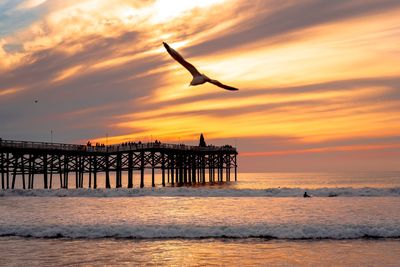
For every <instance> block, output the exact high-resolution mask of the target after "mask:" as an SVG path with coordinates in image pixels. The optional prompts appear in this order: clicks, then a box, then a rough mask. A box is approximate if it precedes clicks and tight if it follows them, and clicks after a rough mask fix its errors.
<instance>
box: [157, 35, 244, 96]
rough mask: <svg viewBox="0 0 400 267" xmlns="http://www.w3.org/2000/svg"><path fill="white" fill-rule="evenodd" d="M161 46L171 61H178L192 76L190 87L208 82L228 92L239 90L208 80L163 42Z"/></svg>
mask: <svg viewBox="0 0 400 267" xmlns="http://www.w3.org/2000/svg"><path fill="white" fill-rule="evenodd" d="M163 45H164V47H165V49H167V51H168V53H169V54H170V55H171V57H172V58H173V59H175V60H176V61H178V62H179V63H181V65H182V66H184V67H185V68H186V69H187V70H188V71H189V72H190V73H191V74H192V76H193V80H192V81H191V82H190V85H193V86H195V85H200V84H203V83H206V82H209V83H212V84H214V85H216V86H218V87H221V88H224V89H226V90H229V91H237V90H239V89H237V88H235V87H232V86H229V85H225V84H222V83H220V82H219V81H217V80H213V79H210V78H208V77H207V76H206V75H204V74H202V73H200V72H199V71H198V70H197V69H196V68H195V67H194V66H193V65H192V64H190V63H189V62H187V61H186V60H185V59H184V58H183V57H182V56H181V55H180V54H179V53H178V52H177V51H175V50H174V49H172V48H171V47H170V46H169V45H168V44H167V43H165V42H163ZM190 85H189V86H190Z"/></svg>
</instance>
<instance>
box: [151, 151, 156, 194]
mask: <svg viewBox="0 0 400 267" xmlns="http://www.w3.org/2000/svg"><path fill="white" fill-rule="evenodd" d="M154 168H155V165H154V152H151V187H155V186H156V183H155V180H154V179H155V177H154Z"/></svg>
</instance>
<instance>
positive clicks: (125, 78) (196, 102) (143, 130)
mask: <svg viewBox="0 0 400 267" xmlns="http://www.w3.org/2000/svg"><path fill="white" fill-rule="evenodd" d="M100 3H101V4H100ZM399 25H400V3H399V1H394V0H393V1H391V0H384V1H372V0H371V1H369V0H367V1H351V0H350V1H317V0H311V1H310V0H308V1H286V2H282V1H268V0H265V1H262V0H260V1H244V0H233V1H228V0H226V1H224V0H206V1H171V0H154V1H151V0H148V1H128V0H116V1H95V0H80V1H61V0H60V1H59V0H51V1H46V0H28V1H15V0H5V1H2V2H0V58H1V61H0V123H1V125H2V127H1V128H0V137H2V138H5V139H24V140H38V141H49V139H50V131H51V130H52V131H53V133H54V136H53V137H54V139H55V141H58V142H86V141H87V140H95V141H96V140H99V141H103V142H105V136H106V135H107V134H108V142H109V143H116V142H122V141H128V140H142V141H147V140H154V139H159V140H162V141H165V142H187V143H193V142H195V140H196V139H197V138H198V135H199V133H201V132H203V133H204V134H205V136H206V139H207V140H208V141H209V142H212V143H215V144H226V143H230V144H237V146H238V148H239V152H241V156H240V162H241V168H242V170H244V171H252V170H254V171H256V170H257V171H268V170H273V171H296V170H305V171H307V170H399V169H400V168H399V166H400V164H398V162H400V161H399V159H400V155H399V149H400V109H399V107H400V105H399V104H400V103H399V102H400V101H399V100H400V93H399V89H400V88H399V84H400V68H399V62H400V26H399ZM163 41H166V42H168V43H169V44H170V45H171V46H172V47H173V48H175V49H177V50H178V51H179V52H181V53H182V54H183V55H184V56H185V57H186V58H187V59H189V60H190V61H191V62H192V63H193V64H195V65H196V66H197V67H198V68H199V70H200V71H201V72H204V73H206V74H207V75H209V76H211V77H215V78H217V79H218V80H220V81H222V82H225V83H227V84H230V85H232V86H235V87H238V88H240V91H238V92H228V91H225V90H221V89H219V88H217V87H215V86H212V85H209V84H205V85H202V86H199V87H188V84H189V82H190V78H191V77H190V74H189V73H188V72H187V71H186V70H185V69H183V68H182V67H181V66H180V65H179V64H177V63H176V62H174V61H173V60H172V59H171V58H170V57H169V55H168V54H167V53H166V52H165V50H164V48H163V47H162V42H163ZM35 99H36V100H38V103H34V100H35Z"/></svg>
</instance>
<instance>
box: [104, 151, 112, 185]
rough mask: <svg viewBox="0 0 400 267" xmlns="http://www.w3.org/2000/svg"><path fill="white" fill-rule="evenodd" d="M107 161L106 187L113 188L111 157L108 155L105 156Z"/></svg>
mask: <svg viewBox="0 0 400 267" xmlns="http://www.w3.org/2000/svg"><path fill="white" fill-rule="evenodd" d="M105 161H106V188H111V185H110V159H109V157H108V155H106V156H105Z"/></svg>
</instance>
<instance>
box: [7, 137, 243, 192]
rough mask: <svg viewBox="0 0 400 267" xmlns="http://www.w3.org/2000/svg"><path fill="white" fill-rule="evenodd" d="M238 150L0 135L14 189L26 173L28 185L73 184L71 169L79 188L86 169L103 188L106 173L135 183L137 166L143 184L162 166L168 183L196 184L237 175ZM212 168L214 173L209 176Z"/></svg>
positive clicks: (118, 182)
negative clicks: (20, 138) (101, 177)
mask: <svg viewBox="0 0 400 267" xmlns="http://www.w3.org/2000/svg"><path fill="white" fill-rule="evenodd" d="M237 154H238V152H237V150H236V148H234V147H232V146H229V145H226V146H206V147H199V146H188V145H176V144H164V143H154V142H152V143H125V144H124V145H110V146H87V145H76V144H61V143H46V142H28V141H15V140H1V141H0V172H1V188H2V189H14V188H15V185H16V180H17V179H21V184H22V188H23V189H32V188H33V187H34V179H35V175H36V176H37V175H40V176H39V178H42V179H43V188H45V189H47V188H49V189H51V188H52V187H53V179H56V177H58V179H59V185H60V187H61V188H68V185H69V184H70V183H69V175H70V174H71V173H72V174H75V188H83V186H84V178H85V176H84V174H87V175H86V176H88V177H87V179H88V181H86V184H87V186H88V187H89V188H97V176H98V174H99V173H104V174H105V187H106V188H111V183H110V174H111V173H115V186H116V187H117V188H118V187H122V186H123V185H122V175H123V173H126V174H127V177H128V183H127V185H126V187H128V188H132V187H133V176H134V172H135V171H137V172H139V173H140V187H141V188H143V187H144V186H145V169H151V186H152V187H155V171H156V170H158V171H159V172H161V180H162V186H165V185H166V184H167V183H168V184H170V185H194V184H205V183H206V179H207V178H208V182H223V181H224V172H225V181H230V179H231V178H230V176H231V170H233V171H234V179H235V181H236V180H237ZM206 170H207V171H208V175H207V176H206Z"/></svg>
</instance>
